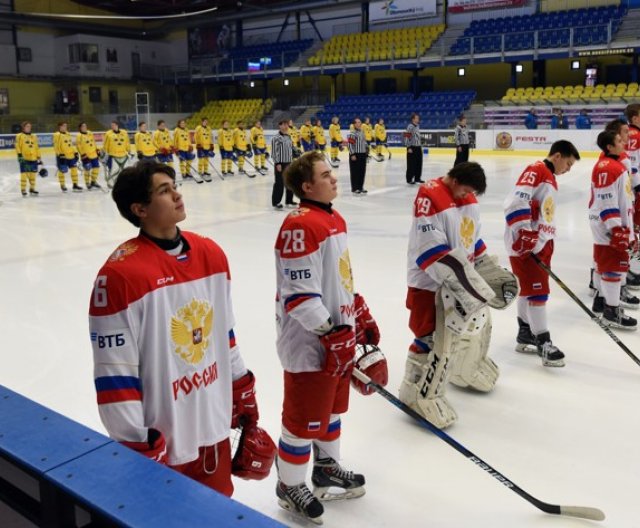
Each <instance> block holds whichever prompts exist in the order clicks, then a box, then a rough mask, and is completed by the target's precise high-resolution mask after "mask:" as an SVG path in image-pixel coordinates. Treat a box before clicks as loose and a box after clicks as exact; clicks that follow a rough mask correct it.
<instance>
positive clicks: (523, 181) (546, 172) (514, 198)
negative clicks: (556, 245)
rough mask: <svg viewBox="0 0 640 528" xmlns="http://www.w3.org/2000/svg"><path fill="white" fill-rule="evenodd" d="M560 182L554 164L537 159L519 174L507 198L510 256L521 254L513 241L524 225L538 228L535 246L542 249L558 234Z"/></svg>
mask: <svg viewBox="0 0 640 528" xmlns="http://www.w3.org/2000/svg"><path fill="white" fill-rule="evenodd" d="M557 194H558V183H557V182H556V177H555V176H554V174H553V165H551V163H549V162H547V161H546V160H545V161H536V162H535V163H532V164H531V165H529V166H528V167H527V168H526V169H525V170H524V172H523V173H522V174H521V175H520V177H519V178H518V181H517V182H516V185H515V187H514V189H513V191H511V193H510V194H509V195H508V196H507V198H506V199H505V201H504V215H505V219H506V221H507V224H506V228H505V232H504V244H505V246H506V248H507V253H508V254H509V256H510V257H515V256H517V255H518V253H517V252H516V251H514V250H513V243H514V242H515V241H516V239H517V238H518V231H520V229H527V230H529V231H538V243H537V244H536V247H535V248H534V249H533V252H534V253H538V252H539V251H540V250H542V248H543V247H544V245H545V244H546V243H547V242H548V241H549V240H553V239H554V238H555V236H556V225H555V217H556V195H557Z"/></svg>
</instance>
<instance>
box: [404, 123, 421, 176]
mask: <svg viewBox="0 0 640 528" xmlns="http://www.w3.org/2000/svg"><path fill="white" fill-rule="evenodd" d="M404 146H405V147H407V173H406V178H407V183H408V184H410V185H413V184H415V183H424V180H423V179H422V143H421V141H420V116H419V115H418V114H416V113H415V112H414V113H413V114H411V122H410V123H409V125H408V126H407V130H406V132H405V133H404Z"/></svg>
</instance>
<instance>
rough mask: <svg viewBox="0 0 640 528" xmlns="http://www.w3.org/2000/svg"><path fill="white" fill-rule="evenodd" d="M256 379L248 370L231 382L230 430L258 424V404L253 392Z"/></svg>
mask: <svg viewBox="0 0 640 528" xmlns="http://www.w3.org/2000/svg"><path fill="white" fill-rule="evenodd" d="M255 384H256V378H255V376H254V375H253V373H252V372H251V371H250V370H249V371H247V373H246V374H245V375H244V376H242V377H241V378H238V379H237V380H235V381H234V382H233V412H232V416H231V428H232V429H235V428H236V427H239V426H240V425H242V426H244V427H249V426H251V425H256V424H257V423H258V417H259V414H258V402H256V392H255Z"/></svg>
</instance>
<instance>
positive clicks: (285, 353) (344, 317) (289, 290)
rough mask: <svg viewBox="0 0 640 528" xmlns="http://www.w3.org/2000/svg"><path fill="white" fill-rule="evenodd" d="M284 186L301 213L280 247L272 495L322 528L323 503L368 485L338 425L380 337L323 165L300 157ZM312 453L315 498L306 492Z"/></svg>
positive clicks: (381, 373) (375, 374) (378, 364)
mask: <svg viewBox="0 0 640 528" xmlns="http://www.w3.org/2000/svg"><path fill="white" fill-rule="evenodd" d="M285 181H286V185H287V187H288V188H289V189H291V190H292V191H293V192H294V193H295V194H296V196H298V197H299V198H300V208H299V209H297V210H296V211H293V212H291V213H290V214H289V215H288V216H287V218H286V219H285V220H284V222H283V224H282V227H281V228H280V232H279V233H278V238H277V240H276V244H275V252H276V277H277V293H276V321H277V325H278V327H277V330H278V338H277V344H276V346H277V350H278V356H279V357H280V362H281V363H282V367H283V368H284V402H283V410H282V433H281V436H280V442H279V448H278V464H277V468H278V484H277V487H276V494H277V496H278V499H279V504H280V506H282V507H283V508H285V509H287V510H292V511H296V512H298V513H300V514H301V515H302V516H304V517H305V518H307V519H309V520H311V521H313V522H314V523H316V524H321V523H322V519H321V516H322V514H323V512H324V508H323V506H322V504H321V503H320V501H321V500H332V499H351V498H356V497H360V496H362V495H364V491H365V490H364V484H365V478H364V476H363V475H361V474H357V473H354V472H353V471H349V470H346V469H345V468H343V467H342V466H340V464H339V463H338V460H339V459H340V432H341V422H340V416H341V415H342V414H344V413H345V412H346V411H347V409H348V405H349V382H350V377H351V372H352V369H353V368H354V357H355V349H356V343H358V344H362V345H375V344H377V343H378V341H379V340H380V332H379V330H378V326H377V324H376V322H375V320H374V319H373V317H372V316H371V313H370V311H369V309H368V307H367V306H366V303H365V302H364V299H363V298H362V297H361V296H359V295H358V294H356V295H355V296H354V293H353V292H354V288H353V277H352V272H351V263H350V260H349V250H348V247H347V227H346V223H345V221H344V219H343V218H342V216H340V214H339V213H338V212H337V211H336V210H335V209H333V206H332V201H333V200H334V199H335V198H336V196H337V179H336V177H335V176H334V175H333V174H332V173H331V168H330V166H329V164H328V163H327V162H326V160H325V158H324V156H323V155H322V154H321V153H320V152H308V153H306V154H304V155H302V156H301V157H300V158H299V159H297V160H295V161H294V162H293V163H292V164H291V165H290V166H289V167H288V168H287V170H286V171H285ZM367 354H368V356H363V357H361V358H360V359H358V361H357V363H356V365H355V367H356V368H361V369H362V370H363V371H364V372H365V373H366V374H367V375H368V376H370V377H371V378H372V379H373V380H374V381H376V382H378V383H381V384H382V385H384V384H386V378H387V366H386V359H384V356H382V354H381V353H380V352H379V350H376V352H374V353H368V352H367ZM354 385H355V386H356V388H357V389H358V390H361V391H362V387H361V384H360V385H359V384H354ZM312 450H313V455H314V462H313V472H312V475H311V482H312V483H313V486H314V488H315V494H312V493H311V491H310V490H309V488H308V487H307V485H306V483H305V481H306V473H307V465H308V463H309V460H310V458H311V451H312ZM330 487H332V488H338V489H340V488H341V493H332V492H331V491H330V489H329V488H330ZM318 499H320V500H318Z"/></svg>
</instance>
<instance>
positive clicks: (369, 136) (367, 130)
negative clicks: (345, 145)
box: [362, 123, 373, 141]
mask: <svg viewBox="0 0 640 528" xmlns="http://www.w3.org/2000/svg"><path fill="white" fill-rule="evenodd" d="M362 131H363V132H364V139H365V140H367V141H373V128H372V127H371V125H368V124H367V123H362Z"/></svg>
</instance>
